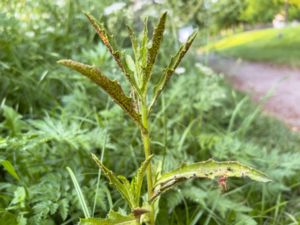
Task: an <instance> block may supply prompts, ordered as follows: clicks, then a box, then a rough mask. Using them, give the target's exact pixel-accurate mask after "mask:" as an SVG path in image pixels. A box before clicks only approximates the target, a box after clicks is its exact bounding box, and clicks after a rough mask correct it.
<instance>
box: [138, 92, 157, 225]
mask: <svg viewBox="0 0 300 225" xmlns="http://www.w3.org/2000/svg"><path fill="white" fill-rule="evenodd" d="M142 123H143V126H144V129H142V130H141V134H142V139H143V144H144V152H145V158H146V159H147V158H148V157H149V156H150V155H151V150H150V135H149V124H148V107H147V104H146V97H144V99H143V101H142ZM147 189H148V200H149V199H150V198H151V197H152V194H153V180H152V168H151V162H150V163H149V166H148V168H147ZM149 217H150V225H154V207H153V205H151V209H150V213H149Z"/></svg>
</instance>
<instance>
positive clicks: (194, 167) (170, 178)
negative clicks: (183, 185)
mask: <svg viewBox="0 0 300 225" xmlns="http://www.w3.org/2000/svg"><path fill="white" fill-rule="evenodd" d="M218 177H248V178H250V179H252V180H255V181H259V182H269V181H271V180H270V179H269V178H268V177H267V176H266V175H265V174H264V173H262V172H260V171H258V170H256V169H253V168H251V167H249V166H245V165H243V164H241V163H239V162H236V161H225V162H217V161H215V160H212V159H210V160H207V161H204V162H198V163H193V164H190V165H184V166H182V167H179V168H177V169H175V170H173V171H170V172H168V173H165V174H163V175H162V176H161V177H160V178H159V179H158V180H157V182H156V183H155V185H154V191H153V196H152V198H151V201H153V200H154V199H155V198H156V197H158V196H159V195H160V194H161V193H163V192H164V191H166V190H169V189H170V188H172V187H174V186H175V185H176V184H178V183H180V182H182V181H186V180H189V179H194V178H208V179H215V178H218Z"/></svg>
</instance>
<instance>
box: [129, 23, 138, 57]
mask: <svg viewBox="0 0 300 225" xmlns="http://www.w3.org/2000/svg"><path fill="white" fill-rule="evenodd" d="M127 30H128V33H129V37H130V40H131V45H132V49H133V53H134V57H135V60H136V61H138V54H139V53H138V41H137V38H136V36H135V34H134V32H133V30H132V29H131V28H130V27H129V26H127Z"/></svg>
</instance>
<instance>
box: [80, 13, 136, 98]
mask: <svg viewBox="0 0 300 225" xmlns="http://www.w3.org/2000/svg"><path fill="white" fill-rule="evenodd" d="M85 15H86V17H87V18H88V19H89V21H90V22H91V24H92V25H93V27H94V28H95V30H96V32H97V33H98V35H99V37H100V39H101V40H102V42H103V44H104V45H105V46H106V47H107V48H108V50H109V51H110V53H111V55H112V56H113V58H114V59H115V61H116V62H117V64H118V66H119V67H120V69H121V70H122V72H123V73H124V74H125V76H126V78H127V80H128V81H129V83H130V84H131V85H132V86H133V87H134V88H135V90H136V91H137V92H138V93H139V89H138V87H137V85H136V82H135V80H134V78H133V74H132V73H130V71H128V68H127V67H126V66H125V65H124V63H123V62H124V59H122V58H123V57H122V54H121V52H120V51H118V50H117V49H116V47H114V46H113V45H112V42H113V41H112V36H111V35H109V34H108V32H107V31H106V29H105V27H104V26H103V25H102V24H101V23H99V22H98V21H97V20H96V19H95V18H94V17H93V16H92V15H90V14H88V13H85Z"/></svg>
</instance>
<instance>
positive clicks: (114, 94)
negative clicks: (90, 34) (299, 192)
mask: <svg viewBox="0 0 300 225" xmlns="http://www.w3.org/2000/svg"><path fill="white" fill-rule="evenodd" d="M86 16H87V18H88V20H89V21H90V23H91V24H92V26H93V27H94V28H95V30H96V32H97V33H98V35H99V37H100V39H101V40H102V42H103V44H104V45H105V46H106V47H107V49H108V50H109V52H110V53H111V55H112V56H113V59H114V60H115V61H116V63H117V65H118V67H119V68H120V70H121V71H122V73H124V75H125V77H126V79H127V81H128V82H129V84H130V87H131V93H132V94H131V95H130V96H131V97H129V96H128V95H127V94H126V93H125V91H124V90H123V88H122V86H121V85H120V84H119V83H118V82H117V81H115V80H111V79H109V78H108V77H107V76H105V75H104V74H103V73H102V72H101V70H100V69H98V68H97V67H96V66H92V65H86V64H83V63H80V62H76V61H73V60H70V59H63V60H59V61H58V63H59V64H62V65H64V66H66V67H69V68H71V69H73V70H75V71H77V72H79V73H81V74H82V75H84V76H86V77H88V78H89V79H90V80H92V81H93V82H95V83H96V84H97V85H98V86H99V87H100V88H102V89H103V90H104V91H105V92H106V93H107V94H108V95H109V96H110V97H111V98H112V99H113V100H114V102H115V103H116V104H118V105H119V106H120V107H121V108H122V109H123V110H124V112H126V113H127V114H128V116H129V117H130V118H131V119H132V120H133V121H134V122H135V124H136V126H138V128H139V129H140V133H141V139H142V142H143V149H144V155H145V160H144V161H143V162H142V163H141V165H140V168H139V169H138V170H137V172H136V175H135V176H134V177H133V179H131V181H129V180H128V179H127V178H126V177H124V176H120V175H118V176H117V175H115V174H114V173H113V171H111V170H110V169H108V168H107V167H106V166H105V165H103V163H102V162H101V160H99V159H98V157H97V156H96V155H94V154H93V155H92V158H93V159H94V160H95V162H96V163H97V165H98V166H99V167H100V169H101V170H102V172H103V173H104V175H105V176H106V177H107V179H108V180H109V181H110V183H111V185H112V186H113V187H114V188H116V189H117V190H118V192H119V193H120V194H121V196H122V197H123V199H124V200H125V201H126V202H127V204H128V206H129V208H130V210H131V212H130V213H128V215H121V214H119V213H117V212H114V211H111V212H110V213H109V214H108V215H107V218H103V219H100V218H99V219H96V218H84V219H81V221H80V223H81V224H82V225H87V224H89V225H97V224H107V225H111V224H128V225H131V224H132V225H139V224H149V225H154V224H155V219H156V215H157V212H158V210H159V208H158V206H159V204H158V203H159V199H160V197H161V195H162V193H164V192H166V191H168V190H169V189H172V188H173V187H174V186H175V185H177V184H178V183H181V182H184V181H187V180H190V179H196V178H207V179H212V180H214V179H217V180H218V181H219V185H220V186H221V187H222V188H223V189H226V179H227V178H229V177H242V178H243V177H248V178H250V179H252V180H255V181H259V182H268V181H270V179H268V177H267V176H266V175H265V174H263V173H262V172H260V171H258V170H255V169H253V168H251V167H248V166H246V165H243V164H241V163H239V162H235V161H226V162H217V161H214V160H212V159H210V160H208V161H204V162H197V163H193V164H190V165H184V166H181V167H180V168H177V169H175V170H173V171H169V172H167V173H164V174H158V173H157V172H156V171H154V169H153V165H152V164H153V162H152V158H153V157H155V156H154V155H152V153H151V139H150V135H151V127H150V124H151V123H150V122H151V121H150V120H149V118H150V115H151V113H152V109H153V107H154V106H155V103H156V102H157V99H158V98H159V97H160V94H161V93H162V91H163V90H164V89H165V88H166V86H167V84H168V81H169V80H170V78H171V77H172V74H173V73H174V71H175V69H176V68H177V66H178V65H179V64H180V62H181V60H182V59H183V57H184V56H185V54H186V53H187V51H188V50H189V48H190V46H191V45H192V43H193V41H194V40H195V38H196V36H197V32H194V33H193V34H191V35H190V37H189V38H188V39H187V41H186V42H185V43H184V44H183V45H182V46H181V47H180V49H179V50H178V51H177V52H176V54H175V55H174V56H173V57H172V58H171V60H170V62H169V64H168V66H167V67H166V68H165V69H164V70H163V71H162V73H161V75H160V79H158V82H157V83H156V84H154V85H153V87H152V85H151V84H152V83H153V82H150V81H151V77H152V76H151V75H152V70H153V66H154V64H155V62H156V58H157V55H158V53H159V49H160V46H161V43H162V40H163V32H164V30H165V23H166V18H167V14H166V13H163V14H162V15H161V17H160V19H159V22H158V24H157V25H156V27H155V29H154V32H153V36H152V40H151V41H149V40H148V30H147V24H146V23H145V26H144V31H143V35H142V38H141V40H140V41H139V40H138V38H137V36H136V35H135V33H134V31H133V30H132V29H131V28H130V27H128V32H129V36H130V39H131V43H132V49H133V54H134V57H133V58H132V57H131V56H130V55H125V54H124V53H122V52H121V51H119V50H118V48H117V47H116V46H114V45H113V43H114V42H113V40H112V36H111V35H110V34H109V33H108V32H107V30H106V29H105V27H104V26H103V24H101V23H99V22H98V21H97V20H96V19H95V18H94V17H93V16H91V15H89V14H86ZM149 42H151V45H150V47H148V46H149ZM145 175H146V181H147V187H146V189H147V193H146V194H145V195H146V196H147V197H146V198H143V201H142V196H143V193H142V186H143V180H144V176H145Z"/></svg>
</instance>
